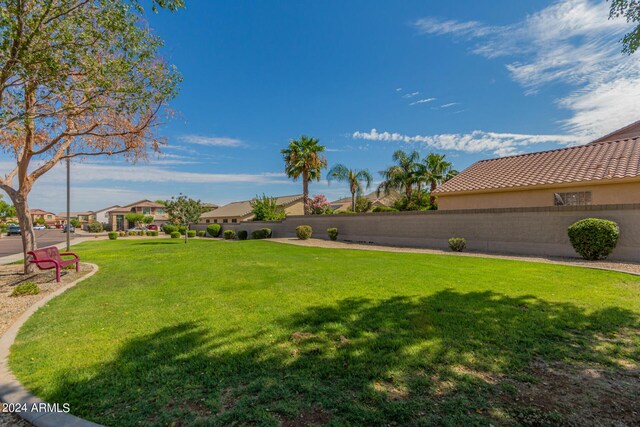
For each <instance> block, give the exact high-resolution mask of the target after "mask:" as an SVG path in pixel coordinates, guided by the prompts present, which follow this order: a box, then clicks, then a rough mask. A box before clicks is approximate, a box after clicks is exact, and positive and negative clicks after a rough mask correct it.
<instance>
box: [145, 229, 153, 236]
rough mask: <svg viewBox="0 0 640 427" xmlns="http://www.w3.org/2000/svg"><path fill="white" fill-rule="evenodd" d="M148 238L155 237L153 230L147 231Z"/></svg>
mask: <svg viewBox="0 0 640 427" xmlns="http://www.w3.org/2000/svg"><path fill="white" fill-rule="evenodd" d="M145 234H146V235H147V236H153V231H151V230H147V232H146V233H145Z"/></svg>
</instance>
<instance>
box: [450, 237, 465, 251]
mask: <svg viewBox="0 0 640 427" xmlns="http://www.w3.org/2000/svg"><path fill="white" fill-rule="evenodd" d="M466 247H467V241H466V240H465V239H464V238H462V237H452V238H450V239H449V248H450V249H451V250H452V251H455V252H462V251H463V250H464V248H466Z"/></svg>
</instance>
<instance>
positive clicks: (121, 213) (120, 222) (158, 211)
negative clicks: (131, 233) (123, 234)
mask: <svg viewBox="0 0 640 427" xmlns="http://www.w3.org/2000/svg"><path fill="white" fill-rule="evenodd" d="M164 209H165V206H164V205H163V204H161V203H156V202H153V201H151V200H139V201H137V202H135V203H130V204H128V205H126V206H122V207H119V208H115V209H111V210H109V211H108V215H109V226H110V227H111V229H112V230H116V231H119V230H128V229H130V228H133V227H135V226H136V225H135V224H133V223H130V222H129V221H127V219H126V216H127V214H129V213H140V214H143V215H151V216H153V224H155V225H157V226H161V225H162V224H164V223H165V222H167V221H168V220H169V218H168V217H167V214H166V213H165V210H164Z"/></svg>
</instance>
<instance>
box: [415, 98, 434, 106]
mask: <svg viewBox="0 0 640 427" xmlns="http://www.w3.org/2000/svg"><path fill="white" fill-rule="evenodd" d="M435 100H436V98H424V99H418V100H417V101H414V102H412V103H411V104H409V105H418V104H425V103H427V102H432V101H435Z"/></svg>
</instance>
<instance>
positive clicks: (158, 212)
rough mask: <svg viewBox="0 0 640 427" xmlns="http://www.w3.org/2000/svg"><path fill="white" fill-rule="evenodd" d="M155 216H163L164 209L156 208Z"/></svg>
mask: <svg viewBox="0 0 640 427" xmlns="http://www.w3.org/2000/svg"><path fill="white" fill-rule="evenodd" d="M156 214H157V215H164V209H162V208H157V209H156Z"/></svg>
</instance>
